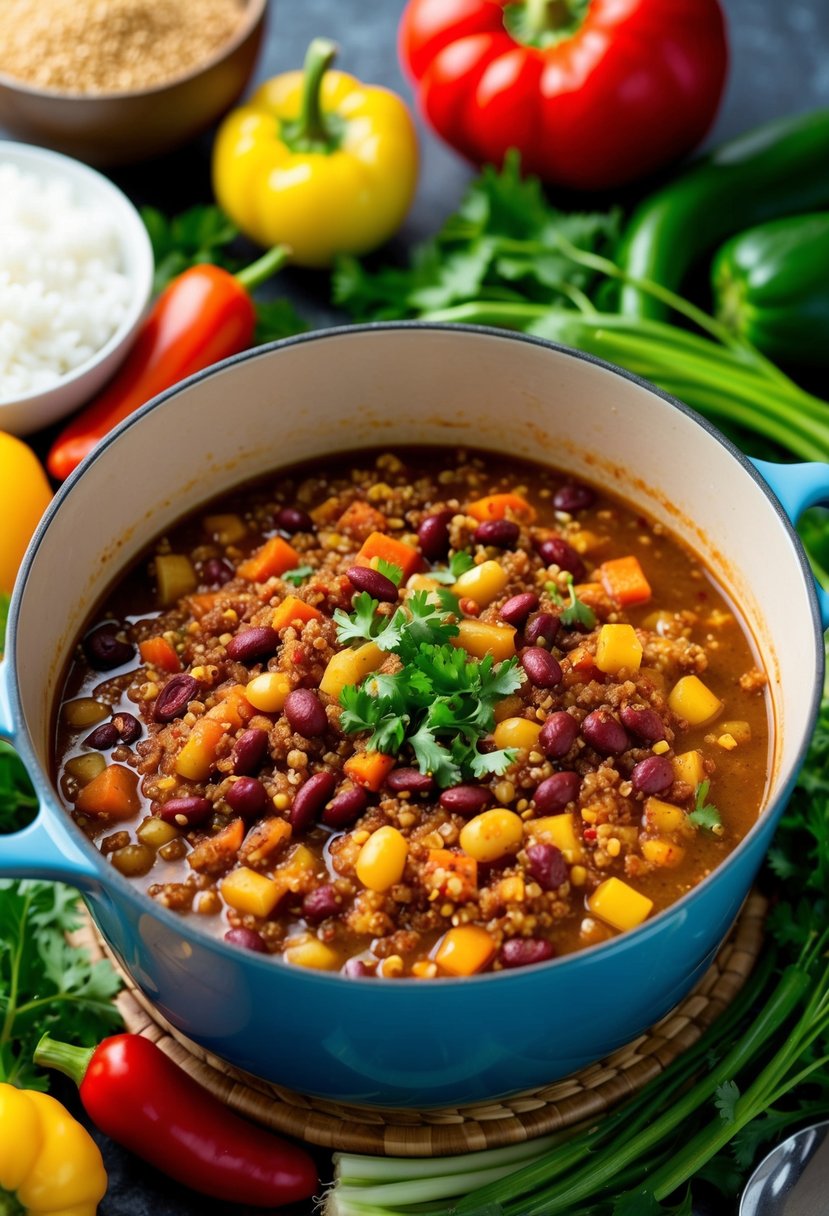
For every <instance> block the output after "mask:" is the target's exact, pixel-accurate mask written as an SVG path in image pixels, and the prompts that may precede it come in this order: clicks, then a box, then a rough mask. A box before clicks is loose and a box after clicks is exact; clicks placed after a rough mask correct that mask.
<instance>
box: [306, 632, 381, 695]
mask: <svg viewBox="0 0 829 1216" xmlns="http://www.w3.org/2000/svg"><path fill="white" fill-rule="evenodd" d="M384 658H385V655H384V654H383V651H382V650H381V649H380V647H379V646H378V645H377V644H376V643H375V642H366V643H364V645H362V646H358V647H357V649H356V650H340V651H338V652H337V654H335V655H334V656H333V657H332V658H331V659H329V661H328V666H327V667H326V669H325V671H324V672H323V676H322V679H321V680H320V692H324V693H326V695H327V696H329V697H334V698H335V699H336V698H338V697H339V695H340V693H341V692H342V690H343V689H344V688H345V686H346V685H347V684H359V683H360V681H361V680H362V679H363V678H364V677H365V676H367V675H368V674H369V672H372V671H376V670H377V668H378V667H379V666H380V664H381V663H382V662H383V659H384Z"/></svg>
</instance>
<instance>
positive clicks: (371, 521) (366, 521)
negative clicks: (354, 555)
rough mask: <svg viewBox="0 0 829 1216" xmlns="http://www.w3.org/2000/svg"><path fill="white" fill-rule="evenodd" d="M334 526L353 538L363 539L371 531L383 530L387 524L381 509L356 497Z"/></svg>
mask: <svg viewBox="0 0 829 1216" xmlns="http://www.w3.org/2000/svg"><path fill="white" fill-rule="evenodd" d="M334 526H335V528H336V529H337V531H338V532H343V533H344V534H345V535H346V536H351V537H353V538H354V540H365V539H366V537H367V536H370V535H371V533H372V532H385V530H386V528H387V526H388V525H387V523H386V517H385V515H383V513H382V512H381V511H377V510H376V509H375V508H374V507H372V506H369V504H368V503H367V502H363V500H362V499H359V498H358V499H357V501H356V502H352V503H350V504H349V506H347V507H346V509H345V510H344V511H343V513H342V515H341V516H340V518H339V519H338V520H337V522H336V524H335V525H334Z"/></svg>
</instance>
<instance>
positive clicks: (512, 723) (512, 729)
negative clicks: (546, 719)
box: [493, 718, 541, 751]
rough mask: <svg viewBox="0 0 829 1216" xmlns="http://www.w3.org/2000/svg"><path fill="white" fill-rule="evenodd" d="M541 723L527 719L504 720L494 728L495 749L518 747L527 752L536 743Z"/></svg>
mask: <svg viewBox="0 0 829 1216" xmlns="http://www.w3.org/2000/svg"><path fill="white" fill-rule="evenodd" d="M540 734H541V723H540V722H530V721H529V719H527V718H504V720H503V722H499V723H498V725H497V726H496V727H495V731H494V734H493V739H494V740H495V746H496V747H497V748H503V747H518V748H524V749H525V750H527V751H529V750H530V749H531V748H533V747H535V745H536V743H537V742H538V736H539V735H540Z"/></svg>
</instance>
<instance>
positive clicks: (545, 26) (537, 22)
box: [524, 0, 573, 37]
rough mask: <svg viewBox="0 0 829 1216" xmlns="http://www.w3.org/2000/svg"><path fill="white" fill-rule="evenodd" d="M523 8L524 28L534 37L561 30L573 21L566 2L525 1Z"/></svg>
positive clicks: (557, 0) (551, 0)
mask: <svg viewBox="0 0 829 1216" xmlns="http://www.w3.org/2000/svg"><path fill="white" fill-rule="evenodd" d="M524 7H525V9H526V17H525V21H526V28H527V30H528V32H529V33H530V34H531V35H533V36H535V37H537V36H538V35H539V34H546V33H548V32H549V31H552V30H560V29H563V28H564V27H565V26H567V25H569V24H570V22H571V21H572V20H573V11H572V8H571V7H570V5H569V3H568V0H526V2H525V6H524Z"/></svg>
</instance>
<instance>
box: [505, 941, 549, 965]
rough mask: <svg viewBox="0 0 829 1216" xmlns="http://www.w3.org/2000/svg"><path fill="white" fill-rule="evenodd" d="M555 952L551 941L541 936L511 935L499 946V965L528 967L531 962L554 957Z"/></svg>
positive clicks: (540, 961)
mask: <svg viewBox="0 0 829 1216" xmlns="http://www.w3.org/2000/svg"><path fill="white" fill-rule="evenodd" d="M555 956H556V952H555V947H554V946H553V943H552V942H548V941H547V940H546V939H545V938H541V937H511V938H509V940H508V941H505V942H504V944H503V946H502V947H501V954H500V959H501V965H502V966H503V967H505V968H509V967H529V966H531V965H532V964H533V963H546V962H547V961H548V960H549V959H551V958H555Z"/></svg>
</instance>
